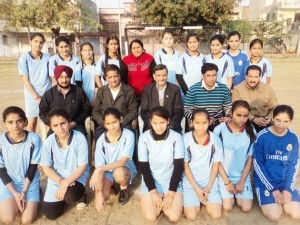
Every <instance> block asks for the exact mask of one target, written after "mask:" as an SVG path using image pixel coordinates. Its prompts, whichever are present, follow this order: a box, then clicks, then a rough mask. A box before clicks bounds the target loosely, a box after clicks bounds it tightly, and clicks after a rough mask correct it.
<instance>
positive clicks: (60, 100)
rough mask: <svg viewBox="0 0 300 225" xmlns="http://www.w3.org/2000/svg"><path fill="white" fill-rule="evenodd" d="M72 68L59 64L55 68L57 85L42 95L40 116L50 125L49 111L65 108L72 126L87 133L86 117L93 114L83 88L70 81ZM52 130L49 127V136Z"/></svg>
mask: <svg viewBox="0 0 300 225" xmlns="http://www.w3.org/2000/svg"><path fill="white" fill-rule="evenodd" d="M72 74H73V70H72V68H70V67H68V66H65V65H59V66H57V67H55V69H54V76H55V79H56V80H57V85H56V86H53V87H52V88H50V89H49V90H48V91H46V92H45V94H44V95H43V96H42V99H41V103H40V114H39V116H40V118H41V120H42V121H43V122H44V123H45V124H47V125H49V121H48V118H47V115H48V113H49V112H50V111H51V110H53V109H64V110H66V111H67V112H68V113H69V114H70V118H71V128H72V129H74V130H77V131H80V132H81V133H83V134H84V135H86V129H85V124H84V122H85V119H86V118H87V117H89V116H90V115H91V106H90V102H89V99H88V97H87V96H86V94H85V93H84V91H83V89H82V88H80V87H77V86H75V85H73V84H71V83H70V81H71V78H72ZM51 133H53V132H52V130H51V129H49V131H48V134H47V136H49V135H50V134H51Z"/></svg>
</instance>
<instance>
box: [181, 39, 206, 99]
mask: <svg viewBox="0 0 300 225" xmlns="http://www.w3.org/2000/svg"><path fill="white" fill-rule="evenodd" d="M186 45H187V51H186V52H185V53H183V54H182V55H181V56H180V57H179V61H178V66H177V72H176V79H177V82H178V84H179V86H180V87H181V89H182V91H183V93H184V94H186V93H187V91H188V89H189V88H190V87H191V86H193V85H194V84H195V83H198V82H200V81H201V80H202V75H201V68H202V65H203V63H204V55H203V54H202V53H200V52H199V47H200V37H199V35H198V34H197V33H189V34H188V35H187V37H186Z"/></svg>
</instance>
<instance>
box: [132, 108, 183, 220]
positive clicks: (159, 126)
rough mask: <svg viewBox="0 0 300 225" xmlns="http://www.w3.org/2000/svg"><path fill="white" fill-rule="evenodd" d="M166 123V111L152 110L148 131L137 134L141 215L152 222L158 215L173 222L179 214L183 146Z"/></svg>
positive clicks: (178, 135)
mask: <svg viewBox="0 0 300 225" xmlns="http://www.w3.org/2000/svg"><path fill="white" fill-rule="evenodd" d="M169 122H170V115H169V111H168V110H167V109H166V108H164V107H162V106H157V107H153V108H152V109H151V111H150V123H151V126H152V129H150V130H147V131H146V132H144V133H143V134H141V136H140V139H139V144H138V157H139V165H140V168H141V173H142V185H141V186H142V187H141V207H142V214H143V216H144V218H145V219H146V220H148V221H152V222H154V221H155V220H156V219H157V218H158V216H159V215H160V213H161V212H163V213H164V214H165V215H166V216H167V217H168V219H169V221H170V222H174V223H175V222H178V221H179V219H180V218H181V215H182V202H183V199H182V185H181V178H182V172H183V157H184V146H183V140H182V136H181V135H180V134H179V133H177V132H175V131H173V130H171V129H170V128H168V125H169Z"/></svg>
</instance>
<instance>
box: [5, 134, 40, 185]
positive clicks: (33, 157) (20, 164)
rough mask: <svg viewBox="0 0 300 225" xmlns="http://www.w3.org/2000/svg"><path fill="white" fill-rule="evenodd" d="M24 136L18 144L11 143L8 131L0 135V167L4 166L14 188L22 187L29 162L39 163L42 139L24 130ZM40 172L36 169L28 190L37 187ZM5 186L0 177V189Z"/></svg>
mask: <svg viewBox="0 0 300 225" xmlns="http://www.w3.org/2000/svg"><path fill="white" fill-rule="evenodd" d="M26 132H27V133H26V138H25V140H24V141H23V142H21V143H19V144H13V143H12V142H11V141H10V139H9V138H8V133H5V134H2V135H1V136H0V168H4V167H5V168H6V169H7V173H8V175H9V176H10V178H11V179H12V181H13V184H14V186H15V187H16V188H18V189H22V188H23V186H24V182H25V179H26V173H27V170H28V167H29V165H30V164H39V163H40V159H41V152H42V141H41V139H40V137H39V135H37V134H36V133H33V132H28V131H26ZM39 181H40V173H39V171H38V170H36V173H35V175H34V178H33V180H32V181H31V183H30V186H29V190H36V189H37V188H39ZM4 187H5V185H4V183H3V182H2V180H1V179H0V190H3V188H4Z"/></svg>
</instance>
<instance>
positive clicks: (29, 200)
mask: <svg viewBox="0 0 300 225" xmlns="http://www.w3.org/2000/svg"><path fill="white" fill-rule="evenodd" d="M3 122H4V126H5V127H6V129H7V132H6V133H5V134H2V135H0V223H5V224H10V223H12V222H13V221H14V220H15V219H16V217H17V216H18V214H19V213H21V222H22V224H30V223H33V221H34V220H35V219H36V217H37V211H38V204H39V201H40V185H39V184H40V182H39V181H40V173H39V171H38V170H37V166H38V164H39V162H40V158H41V150H42V149H41V148H42V142H41V139H40V137H39V136H38V135H37V134H36V133H33V132H30V131H29V132H28V131H27V130H24V128H25V127H26V125H27V118H26V116H25V113H24V111H23V110H22V109H21V108H19V107H16V106H10V107H8V108H6V109H5V110H4V112H3Z"/></svg>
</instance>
